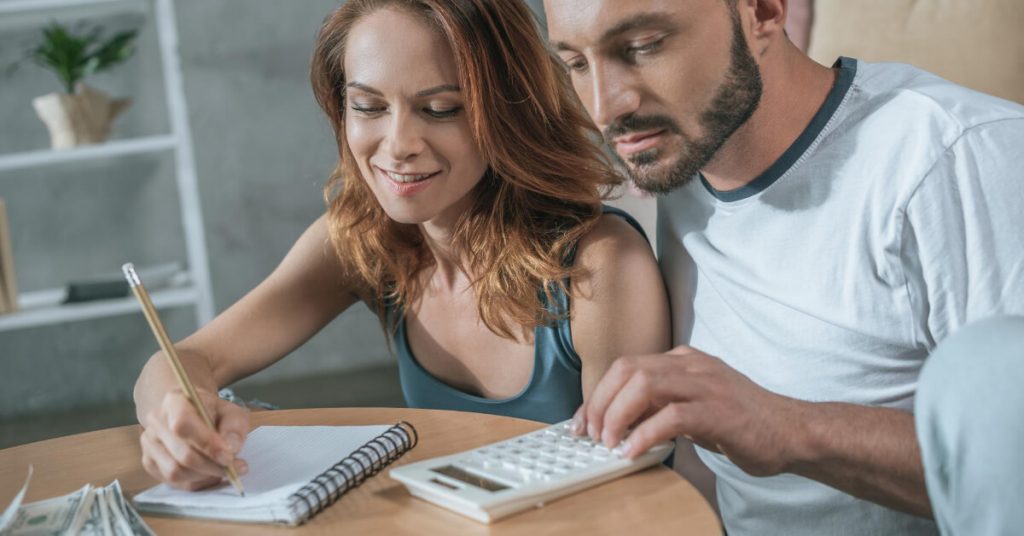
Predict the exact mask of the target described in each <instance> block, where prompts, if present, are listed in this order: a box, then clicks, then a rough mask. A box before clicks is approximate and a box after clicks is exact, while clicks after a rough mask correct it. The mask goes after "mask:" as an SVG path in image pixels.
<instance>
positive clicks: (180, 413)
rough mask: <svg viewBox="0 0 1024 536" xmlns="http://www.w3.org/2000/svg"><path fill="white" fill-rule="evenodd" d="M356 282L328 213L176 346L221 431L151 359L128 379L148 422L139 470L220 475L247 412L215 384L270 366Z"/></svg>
mask: <svg viewBox="0 0 1024 536" xmlns="http://www.w3.org/2000/svg"><path fill="white" fill-rule="evenodd" d="M354 289H355V286H354V285H353V284H352V282H348V281H345V280H344V278H343V276H342V270H341V266H340V263H339V261H338V258H337V256H336V255H335V253H334V251H333V248H332V246H331V244H330V241H329V240H328V234H327V220H326V217H321V218H320V219H318V220H317V221H316V222H315V223H313V225H311V226H310V227H309V228H308V229H307V230H306V232H305V233H303V235H302V236H301V237H300V238H299V240H298V241H297V242H296V243H295V245H294V246H293V247H292V249H291V251H289V252H288V254H287V255H286V256H285V258H284V260H283V261H282V262H281V264H280V265H279V266H278V267H277V269H275V270H274V272H273V273H271V274H270V276H269V277H267V279H265V280H264V281H263V282H261V283H260V284H259V285H258V286H257V287H256V288H255V289H253V290H252V291H251V292H249V294H247V295H246V296H244V297H243V298H242V299H241V300H239V301H238V302H237V303H235V304H234V305H232V306H231V307H229V308H228V309H227V310H226V311H224V312H223V313H221V314H220V315H218V316H217V318H215V319H214V320H213V321H212V322H210V323H209V324H208V325H206V326H203V327H202V328H200V329H199V331H197V332H196V333H194V334H192V335H190V336H189V337H187V338H185V339H184V340H182V341H181V342H179V343H178V344H176V345H175V348H176V349H177V351H178V354H179V357H180V358H181V361H182V365H183V366H184V367H185V368H186V370H187V371H188V374H189V377H190V379H191V380H192V381H193V383H194V384H195V385H196V388H197V390H199V391H200V395H201V397H202V398H203V399H204V402H205V403H206V406H207V408H208V409H209V410H210V413H211V418H213V419H214V421H215V422H216V423H217V428H218V430H217V432H218V433H214V432H213V431H210V430H207V429H206V427H205V426H204V425H203V423H202V421H201V420H200V419H199V417H198V414H197V413H196V412H195V410H194V409H192V407H191V405H190V404H189V403H188V400H187V399H185V397H184V396H183V395H182V393H181V392H180V390H179V389H178V386H177V382H176V380H175V378H174V375H173V373H172V372H171V369H170V368H169V367H168V365H167V363H166V360H165V358H164V357H163V356H162V355H160V354H159V353H157V354H156V355H154V356H152V357H151V358H150V359H149V361H148V362H147V363H146V366H145V367H144V368H143V370H142V373H141V374H140V375H139V379H138V381H137V382H136V384H135V402H136V414H137V416H138V418H139V422H140V423H142V425H143V426H144V427H145V428H146V430H145V432H144V433H143V436H142V447H143V465H144V466H145V467H146V469H147V470H149V472H150V473H151V474H153V476H155V477H157V478H158V479H160V480H162V481H164V482H168V483H171V484H173V485H177V486H179V487H184V488H189V489H196V488H199V487H205V486H208V485H210V484H213V483H216V482H218V481H219V480H220V476H221V473H222V470H221V468H220V466H222V465H227V464H228V463H232V462H233V461H234V454H235V453H237V452H238V450H239V449H240V448H241V446H242V444H243V443H244V438H245V434H246V433H247V432H248V414H247V413H246V412H245V411H244V410H242V409H241V408H238V407H237V406H234V405H231V404H228V403H225V402H222V401H219V400H218V399H217V397H216V392H217V389H218V388H220V387H222V386H224V385H227V384H230V383H231V382H233V381H235V380H238V379H240V378H242V377H245V376H248V375H250V374H252V373H254V372H256V371H259V370H261V369H263V368H265V367H267V366H269V365H271V364H273V363H274V362H276V361H277V360H279V359H281V358H282V357H284V356H285V355H286V354H287V353H288V352H290V351H292V350H293V349H295V348H296V347H298V346H299V345H300V344H302V343H303V342H305V341H306V340H308V339H309V338H310V337H312V336H313V335H314V334H315V333H316V332H317V331H319V330H320V329H321V328H322V327H323V326H324V325H326V324H327V323H328V322H330V321H331V319H333V318H334V317H336V316H337V315H338V314H340V313H341V312H342V311H344V310H345V309H346V308H347V307H349V306H350V305H352V304H353V303H354V302H355V301H356V300H357V299H358V298H357V297H356V294H355V292H354ZM243 465H244V464H243ZM240 470H244V467H243V468H240Z"/></svg>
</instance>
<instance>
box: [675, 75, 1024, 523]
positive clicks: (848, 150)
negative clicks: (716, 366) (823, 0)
mask: <svg viewBox="0 0 1024 536" xmlns="http://www.w3.org/2000/svg"><path fill="white" fill-rule="evenodd" d="M837 67H839V68H840V71H839V76H838V77H837V81H836V84H835V87H834V88H833V90H832V92H831V93H830V95H829V97H828V99H827V100H826V102H825V104H824V105H823V107H822V109H821V110H820V111H819V112H818V114H817V115H816V116H815V118H814V119H813V120H812V122H811V124H810V125H809V126H808V127H807V130H806V131H805V132H804V133H803V134H802V135H801V137H800V138H798V139H797V141H796V142H794V144H793V146H792V147H790V149H789V150H788V151H787V152H786V153H785V154H783V156H782V157H780V159H779V161H778V162H776V164H775V165H773V166H772V168H770V169H769V170H768V171H766V172H765V174H764V175H762V176H761V177H759V178H758V179H756V180H754V181H753V182H752V183H751V184H750V185H748V186H746V187H744V188H742V189H740V190H736V191H731V192H715V191H713V190H712V189H711V187H710V186H709V185H708V184H707V183H706V182H705V181H703V179H701V178H697V179H695V180H694V181H692V182H691V183H690V184H688V185H687V186H685V187H683V188H680V189H679V190H677V191H675V192H673V193H671V194H669V195H667V196H663V197H662V198H660V199H659V201H658V249H659V259H660V263H661V267H662V272H663V275H664V277H665V280H666V281H667V283H668V287H669V294H670V299H671V303H672V312H673V330H674V340H675V343H676V344H689V345H691V346H694V347H696V348H698V349H700V350H702V351H704V352H707V353H709V354H711V355H714V356H718V357H720V358H721V359H723V360H724V361H725V362H726V363H728V364H729V365H730V366H732V367H733V368H735V369H736V370H738V371H739V372H741V373H743V374H745V375H746V376H748V377H749V378H750V379H751V380H753V381H754V382H756V383H757V384H759V385H761V386H763V387H764V388H766V389H768V390H770V391H773V392H776V393H779V394H782V395H785V396H788V397H793V398H797V399H801V400H808V401H839V402H850V403H855V404H864V405H870V406H881V407H889V408H899V409H902V410H906V411H911V410H912V409H913V402H914V391H915V385H916V381H917V376H918V372H919V371H920V369H921V366H922V364H923V363H924V360H925V359H926V358H927V356H928V354H929V352H931V350H932V349H933V348H934V347H935V345H936V343H937V342H939V341H941V340H942V339H944V338H945V337H946V336H948V335H949V334H950V333H952V332H953V331H955V330H956V329H957V328H959V327H960V326H962V325H964V324H965V323H967V322H971V321H973V320H976V319H980V318H983V317H987V316H991V315H996V314H1006V313H1015V314H1022V313H1024V107H1021V106H1019V105H1017V104H1013V103H1010V102H1007V101H1003V100H1000V99H997V98H995V97H990V96H987V95H983V94H980V93H977V92H973V91H971V90H968V89H965V88H962V87H959V86H956V85H953V84H951V83H949V82H946V81H944V80H942V79H940V78H938V77H936V76H934V75H931V74H929V73H926V72H924V71H921V70H918V69H915V68H913V67H910V66H907V65H902V64H869V63H864V62H857V61H855V60H851V59H849V58H842V59H840V61H839V62H837ZM964 358H965V359H970V356H964ZM698 450H699V453H700V456H701V458H702V459H703V460H704V462H705V463H706V464H707V465H708V466H709V467H710V468H711V469H712V470H713V471H714V472H715V473H716V475H717V477H718V501H719V504H720V506H721V509H722V515H723V518H724V521H725V525H726V528H727V530H728V532H729V534H730V536H738V535H747V534H751V535H765V534H769V535H770V534H780V535H787V536H799V535H804V534H806V535H814V536H818V535H826V534H827V535H832V536H834V535H855V534H856V535H872V536H875V535H880V534H900V535H905V534H935V533H937V529H936V527H935V525H934V523H932V522H931V521H927V520H924V519H920V518H915V517H913V516H910V515H906V514H902V513H899V512H897V511H895V510H891V509H888V508H884V507H882V506H879V505H876V504H873V503H870V502H867V501H862V500H858V499H855V498H853V497H852V496H850V495H847V494H845V493H842V492H840V491H838V490H835V489H833V488H830V487H828V486H825V485H824V484H820V483H817V482H815V481H812V480H809V479H806V478H803V477H799V476H796V475H792V474H784V475H780V476H775V477H769V478H759V477H752V476H750V475H747V474H746V473H744V472H743V471H742V470H740V469H739V468H738V467H736V466H735V465H733V464H732V463H731V462H730V461H729V460H728V459H727V458H725V457H724V456H722V455H719V454H715V453H712V452H709V451H705V450H700V449H698Z"/></svg>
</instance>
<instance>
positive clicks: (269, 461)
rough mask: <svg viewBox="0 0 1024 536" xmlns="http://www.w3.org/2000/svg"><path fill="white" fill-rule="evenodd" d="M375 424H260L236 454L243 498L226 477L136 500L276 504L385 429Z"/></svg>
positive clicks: (213, 504)
mask: <svg viewBox="0 0 1024 536" xmlns="http://www.w3.org/2000/svg"><path fill="white" fill-rule="evenodd" d="M389 428H391V426H390V425H379V426H261V427H259V428H257V429H255V430H253V431H252V432H251V433H249V437H248V439H246V442H245V446H243V447H242V452H241V453H240V454H239V457H240V458H242V459H244V460H245V461H246V462H248V464H249V472H248V473H247V474H245V475H243V476H242V477H241V480H242V486H244V487H245V497H240V496H239V495H238V491H237V490H235V488H233V487H232V486H231V484H230V483H228V482H227V481H226V480H225V481H224V482H222V483H221V484H220V485H219V486H216V487H213V488H209V489H205V490H202V491H184V490H179V489H176V488H172V487H170V486H168V485H166V484H161V485H159V486H157V487H155V488H151V489H149V490H146V491H144V492H142V493H140V494H138V495H137V496H136V497H135V500H137V501H144V502H148V503H161V504H169V505H175V506H186V507H187V506H194V507H200V508H218V509H225V510H227V509H233V508H252V507H259V506H264V505H270V504H275V503H280V502H281V501H282V500H283V499H285V498H286V497H288V496H289V495H291V494H292V493H295V492H296V491H298V490H299V488H301V487H302V486H304V485H306V484H308V483H309V482H310V481H311V480H313V479H314V478H315V477H316V476H317V475H319V474H320V473H323V472H324V471H326V470H328V469H330V468H331V466H333V465H334V464H336V463H338V462H339V461H341V460H342V459H344V458H345V457H347V456H348V455H349V454H351V453H353V452H355V451H356V450H357V449H358V448H359V447H361V446H363V445H365V444H366V443H367V442H368V441H370V440H372V439H373V438H375V437H377V436H379V435H381V434H383V433H384V432H386V431H387V430H388V429H389Z"/></svg>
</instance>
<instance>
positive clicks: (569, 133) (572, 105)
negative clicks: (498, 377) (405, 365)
mask: <svg viewBox="0 0 1024 536" xmlns="http://www.w3.org/2000/svg"><path fill="white" fill-rule="evenodd" d="M382 8H392V9H399V10H402V11H404V12H407V13H412V14H414V15H416V16H418V17H421V18H422V20H423V21H424V22H425V23H427V24H428V25H430V26H431V27H432V28H434V29H436V30H437V31H438V32H439V34H440V35H441V36H443V37H444V38H445V40H446V41H447V42H448V44H449V46H450V47H451V50H452V52H453V53H454V55H455V58H454V59H455V63H456V65H457V66H458V76H459V80H458V82H459V87H460V88H461V90H462V94H463V98H464V99H465V102H466V105H465V110H466V113H467V117H468V120H469V122H470V125H471V128H472V132H473V135H474V139H475V140H476V143H477V147H478V149H479V151H480V152H481V154H482V156H483V158H484V159H485V161H486V162H487V163H488V166H489V167H488V170H487V171H486V173H485V176H484V177H483V179H482V180H481V181H480V182H479V183H478V184H477V186H476V187H475V189H474V190H473V191H472V192H471V193H470V195H472V196H473V198H474V201H473V203H472V207H471V208H470V209H469V210H468V211H467V212H466V213H465V214H463V215H461V216H460V217H459V218H458V220H457V222H456V223H455V227H454V230H453V234H452V243H451V251H452V252H453V253H454V254H455V257H456V258H457V259H459V262H460V263H461V266H462V269H463V270H464V271H465V272H466V273H467V274H468V275H469V276H470V277H472V278H473V279H472V285H473V289H474V291H475V292H476V297H477V307H478V310H479V315H480V318H481V320H482V321H483V322H484V324H485V325H486V326H487V327H488V328H489V329H490V330H491V331H493V332H494V333H496V334H498V335H500V336H503V337H507V338H510V339H517V338H518V337H517V332H518V333H528V331H527V330H530V329H533V327H535V326H537V325H540V324H543V323H547V322H550V321H552V320H554V319H555V318H557V317H561V316H563V315H567V314H568V311H548V310H546V309H545V307H544V304H543V302H542V298H544V296H545V295H546V298H547V301H548V302H549V303H554V302H553V301H552V300H551V298H552V291H553V290H554V289H556V288H560V289H562V290H563V291H566V292H568V290H569V289H568V288H566V285H565V280H566V279H567V278H568V277H571V276H579V275H582V272H581V271H580V270H579V269H574V268H573V267H571V266H566V264H567V263H566V262H565V261H566V259H567V256H568V255H569V254H570V252H571V251H572V250H573V248H574V247H575V244H576V243H577V242H578V241H579V239H580V237H582V236H583V235H584V234H586V233H587V232H588V231H589V230H590V229H591V228H593V226H594V225H595V224H596V222H597V219H598V218H599V217H600V215H601V201H602V199H604V197H605V196H606V195H607V194H608V193H609V191H610V190H611V188H612V187H613V186H614V185H616V184H618V183H619V181H620V179H619V176H618V175H617V174H616V172H615V171H614V170H613V168H612V167H611V165H610V164H609V163H608V161H607V159H606V157H605V156H604V155H603V154H602V152H601V150H600V148H599V147H598V146H597V145H596V144H595V143H594V141H593V140H594V139H599V133H598V132H597V131H596V129H595V127H594V126H593V124H592V123H591V122H590V120H589V118H588V117H587V116H586V115H585V113H584V112H583V110H582V108H581V107H580V106H579V102H578V101H577V100H576V97H575V94H574V92H573V90H572V86H571V84H570V82H569V79H568V75H567V73H566V71H565V69H564V67H563V66H562V64H561V61H560V60H559V59H558V58H557V57H556V56H554V55H553V54H552V53H551V52H550V51H549V50H548V49H547V48H546V47H545V45H544V44H543V42H542V41H541V37H540V35H539V33H538V31H537V25H536V22H535V20H534V18H533V15H532V14H531V12H530V11H529V9H528V8H527V7H526V6H525V5H524V4H523V3H522V2H521V1H520V0H501V1H493V0H348V1H347V2H346V3H345V5H343V6H342V7H340V8H338V9H337V10H335V11H334V12H332V13H331V14H330V15H328V16H327V18H326V20H325V21H324V24H323V26H322V27H321V29H320V33H319V35H318V37H317V42H316V48H315V50H314V52H313V59H312V65H311V69H310V79H311V81H312V84H313V92H314V94H315V96H316V100H317V102H318V103H319V104H320V107H321V108H323V110H324V112H325V113H326V114H327V117H328V118H329V119H330V121H331V126H332V127H333V129H334V134H335V138H336V141H337V144H338V154H339V162H338V165H337V167H336V168H335V170H334V171H333V173H332V174H331V177H330V180H329V181H328V183H327V186H326V187H325V189H324V195H325V198H326V200H327V205H328V220H329V222H330V223H329V226H330V236H331V241H332V243H333V245H334V247H335V249H336V251H337V253H338V255H339V256H340V257H341V262H342V264H343V265H344V266H345V268H346V269H347V270H349V271H350V272H351V275H354V276H357V277H358V279H359V280H360V281H361V282H362V283H363V285H364V288H363V290H362V291H363V292H365V293H366V295H365V296H364V299H367V300H368V302H371V303H375V304H377V308H378V313H379V314H381V318H382V321H385V319H384V315H383V312H384V305H383V304H385V303H387V302H391V303H394V304H396V305H398V306H400V307H401V306H407V305H408V304H410V303H414V302H415V301H416V300H417V299H418V298H419V297H420V296H421V294H422V292H423V281H422V271H423V270H424V269H425V268H429V267H430V266H431V265H432V264H433V262H434V259H433V256H432V255H431V253H430V251H429V250H428V249H427V246H426V244H425V243H424V238H423V236H422V233H421V231H420V230H419V227H418V226H417V225H413V224H402V223H398V222H396V221H394V220H392V219H391V218H389V217H388V216H387V214H386V213H385V212H384V210H383V208H382V207H381V206H380V204H379V203H378V202H377V200H376V199H375V198H374V196H373V193H372V192H371V190H370V188H369V185H368V184H367V183H366V181H365V180H364V179H363V177H362V176H361V174H360V172H359V168H358V166H357V164H356V162H355V161H354V158H353V157H352V153H351V150H350V148H349V145H348V140H347V139H346V138H345V117H346V115H345V114H346V112H345V86H346V83H347V80H346V73H345V69H344V56H345V45H346V40H347V38H348V35H349V32H350V31H351V30H352V27H353V26H354V25H355V24H356V23H357V22H358V21H359V20H360V19H361V18H362V17H364V16H366V15H368V14H370V13H373V12H375V11H377V10H379V9H382ZM380 38H381V39H400V38H401V37H400V36H394V35H391V36H384V35H382V36H380ZM591 136H592V137H591ZM541 289H543V294H542V293H541ZM392 327H394V326H392Z"/></svg>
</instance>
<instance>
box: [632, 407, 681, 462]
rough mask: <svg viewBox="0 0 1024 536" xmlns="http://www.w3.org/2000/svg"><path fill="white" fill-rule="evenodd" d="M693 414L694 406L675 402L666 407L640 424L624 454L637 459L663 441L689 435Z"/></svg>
mask: <svg viewBox="0 0 1024 536" xmlns="http://www.w3.org/2000/svg"><path fill="white" fill-rule="evenodd" d="M693 412H694V405H693V404H688V403H685V402H673V403H671V404H668V405H666V406H665V407H663V408H661V410H659V411H658V412H657V413H655V414H654V415H653V416H651V418H649V419H647V420H645V421H643V422H641V423H640V424H638V425H637V427H636V428H635V429H634V430H633V432H632V433H630V434H629V438H627V440H626V443H627V445H628V446H627V447H626V449H625V450H624V452H623V454H624V455H625V456H626V457H628V458H635V457H637V456H639V455H641V454H643V453H644V452H647V450H648V449H650V448H651V447H653V446H654V445H657V444H658V443H661V442H662V441H669V440H672V439H674V438H675V437H676V436H678V435H685V434H689V433H690V430H689V427H690V422H691V420H692V419H691V417H692V414H693Z"/></svg>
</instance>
